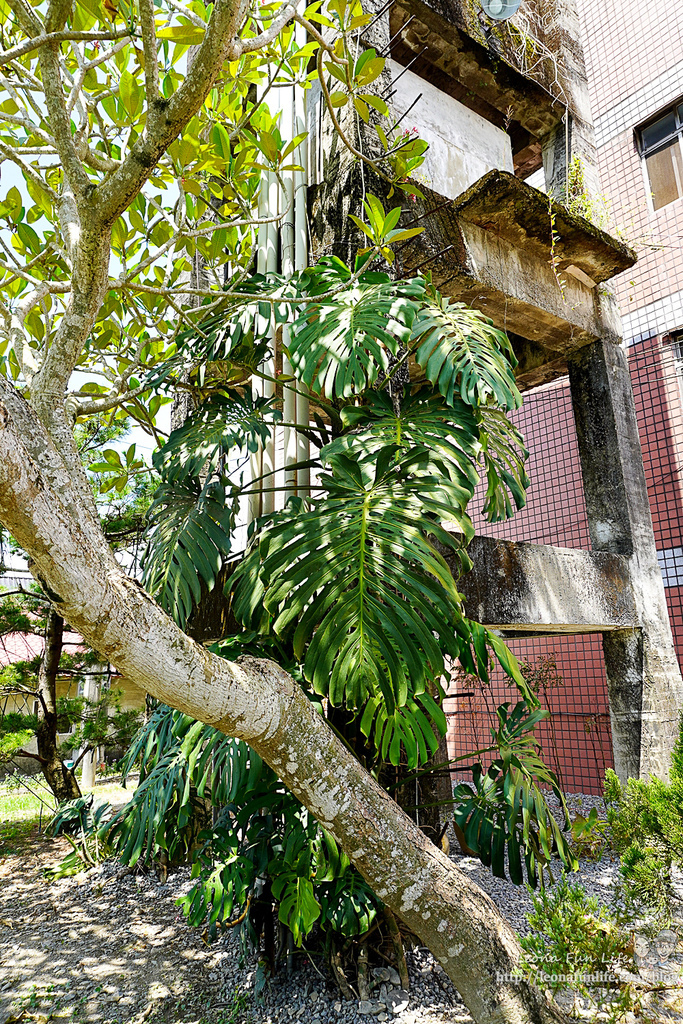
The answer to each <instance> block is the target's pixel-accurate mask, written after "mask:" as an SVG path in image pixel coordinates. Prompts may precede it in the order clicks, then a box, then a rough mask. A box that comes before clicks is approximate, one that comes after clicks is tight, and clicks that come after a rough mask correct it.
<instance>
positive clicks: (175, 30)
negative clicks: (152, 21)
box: [157, 22, 206, 46]
mask: <svg viewBox="0 0 683 1024" xmlns="http://www.w3.org/2000/svg"><path fill="white" fill-rule="evenodd" d="M205 34H206V29H205V28H200V26H199V25H194V24H192V23H190V22H188V23H187V24H185V25H170V26H169V27H168V28H161V29H159V30H158V31H157V39H170V40H171V42H173V43H182V44H183V45H185V46H197V45H198V44H199V43H201V42H203V40H204V35H205Z"/></svg>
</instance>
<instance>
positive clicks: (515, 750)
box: [453, 701, 578, 888]
mask: <svg viewBox="0 0 683 1024" xmlns="http://www.w3.org/2000/svg"><path fill="white" fill-rule="evenodd" d="M548 714H549V712H547V711H545V710H543V709H542V708H534V707H532V708H531V709H530V708H529V707H528V705H527V703H526V702H525V701H520V702H519V703H518V704H517V705H516V707H515V708H514V709H513V710H512V711H510V705H509V704H503V705H501V706H500V707H499V708H497V709H496V715H497V716H498V728H497V729H494V728H493V727H492V728H491V734H492V739H493V745H492V747H490V748H487V749H493V750H496V751H497V752H498V754H499V756H498V757H497V758H496V759H495V760H494V761H493V763H492V764H491V765H490V767H489V768H488V770H487V771H486V772H485V771H484V768H483V765H482V764H481V763H476V764H474V765H472V766H471V771H472V778H473V785H469V784H468V783H465V782H462V783H460V785H458V786H456V788H455V791H454V794H453V799H454V820H455V823H456V825H457V826H458V827H459V828H460V829H461V830H462V833H463V835H464V839H465V843H466V844H467V847H468V848H469V849H470V850H471V851H472V852H473V853H474V854H475V855H476V856H478V857H479V858H480V860H481V861H482V863H483V864H485V865H486V866H487V867H490V868H491V869H492V871H493V874H494V875H497V876H498V877H499V878H505V853H506V851H507V867H508V872H509V875H510V879H511V880H512V881H513V882H515V883H516V884H517V885H519V884H521V883H522V882H523V881H524V870H523V867H522V862H523V861H524V865H525V867H526V876H527V879H528V881H529V883H530V885H532V886H533V887H534V888H536V886H537V884H538V882H539V881H540V882H541V885H543V882H544V873H545V872H546V871H548V870H549V865H550V861H551V859H552V857H553V854H557V855H558V856H559V858H560V860H561V861H562V863H563V864H564V865H566V867H568V868H569V869H570V870H575V869H576V867H577V866H578V864H577V861H576V858H575V857H574V855H573V853H572V851H571V849H570V846H569V843H568V841H567V837H566V835H565V831H566V830H568V828H569V816H568V813H567V806H566V803H565V800H564V796H563V794H562V792H561V790H560V787H559V783H558V780H557V778H556V776H555V775H554V773H553V772H552V771H550V769H549V768H547V767H546V765H545V764H543V762H542V761H541V758H540V756H539V753H538V743H537V741H536V738H535V736H534V730H535V728H536V726H537V725H538V723H539V722H541V721H543V720H544V719H546V718H547V717H548ZM477 753H478V754H479V755H481V754H482V753H485V751H483V750H480V751H477ZM540 786H546V787H549V788H550V789H551V790H552V791H553V793H554V794H555V796H556V797H557V799H558V800H559V801H560V805H561V807H562V811H563V813H564V819H565V821H564V829H563V827H562V826H561V825H560V823H559V822H558V821H557V820H556V819H555V817H554V815H553V814H552V812H551V810H550V808H549V807H548V804H547V802H546V800H545V797H544V795H543V792H542V790H541V789H540Z"/></svg>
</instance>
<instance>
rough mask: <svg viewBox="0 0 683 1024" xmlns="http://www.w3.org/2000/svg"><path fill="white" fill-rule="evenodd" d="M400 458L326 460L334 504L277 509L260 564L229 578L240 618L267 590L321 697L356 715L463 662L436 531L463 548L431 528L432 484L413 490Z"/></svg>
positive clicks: (263, 539) (279, 627)
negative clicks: (448, 659) (454, 661)
mask: <svg viewBox="0 0 683 1024" xmlns="http://www.w3.org/2000/svg"><path fill="white" fill-rule="evenodd" d="M394 456H395V448H394V447H393V446H392V447H389V448H382V449H380V450H379V451H378V452H377V453H376V454H375V455H373V456H372V457H371V458H368V459H367V460H364V461H362V462H361V461H358V459H357V457H355V458H353V457H349V456H347V455H344V454H338V455H335V456H331V457H329V458H328V459H327V461H328V463H329V466H330V468H331V470H332V474H333V475H332V476H323V477H322V478H321V484H322V485H323V487H325V489H326V490H327V494H328V496H327V497H326V498H325V499H322V500H320V501H318V502H317V503H316V506H315V509H314V510H312V511H310V512H305V511H290V510H286V511H285V512H283V513H278V514H277V515H276V516H275V517H274V518H273V521H272V524H271V525H269V526H267V527H266V528H265V529H264V530H263V532H262V533H261V535H260V540H259V544H258V558H257V557H256V555H255V553H252V555H250V557H249V558H248V559H247V560H246V561H245V562H244V563H243V564H242V565H241V566H240V567H238V569H237V570H236V572H235V574H234V575H233V586H234V588H235V598H234V605H233V607H234V609H235V610H237V609H238V608H241V609H244V608H248V607H249V606H250V602H251V601H252V595H253V594H254V593H255V592H256V590H257V588H258V587H259V585H260V584H262V585H264V586H265V599H264V603H265V607H266V609H267V610H268V611H269V612H270V614H271V615H272V616H273V623H272V629H273V630H274V632H275V633H276V634H277V635H279V636H282V637H285V636H287V637H291V639H292V642H293V645H294V651H295V656H296V657H297V658H302V659H303V661H304V673H305V675H306V676H307V678H308V679H309V680H310V681H311V682H312V684H313V686H314V688H315V690H316V692H317V693H319V694H321V695H327V696H329V699H330V701H331V702H332V703H341V702H342V701H343V702H345V703H346V704H347V705H348V706H349V707H353V708H360V707H362V706H363V705H364V704H365V702H366V700H367V699H368V697H381V698H382V699H383V701H384V702H385V704H386V707H387V710H388V712H389V714H393V713H394V710H395V709H396V708H397V707H398V708H401V707H403V706H405V705H406V703H407V701H408V700H409V697H410V695H411V694H412V693H416V692H421V691H422V690H424V684H425V680H426V679H427V678H429V679H436V678H438V677H439V676H441V675H442V674H443V672H444V654H445V653H448V654H449V655H450V656H456V657H457V656H458V652H459V650H460V640H459V639H458V637H457V633H456V630H455V623H456V621H459V620H460V614H461V613H460V596H459V594H458V592H457V589H456V587H455V583H454V581H453V577H452V575H451V571H450V569H449V567H448V565H447V564H446V562H445V560H444V559H443V557H442V556H441V555H440V554H439V553H438V552H437V551H436V549H435V548H434V546H433V543H432V542H431V540H430V535H433V534H435V533H436V534H438V536H439V537H440V539H442V540H443V541H444V542H445V543H450V544H451V545H455V544H457V543H458V542H457V540H455V539H454V538H449V536H448V535H447V534H445V533H444V532H443V531H440V528H439V527H438V524H437V523H436V522H435V518H434V511H433V509H434V508H436V507H439V506H438V502H436V501H433V500H432V498H431V497H430V495H429V487H428V484H429V478H428V477H424V478H423V477H421V478H420V481H421V489H422V492H423V493H421V494H416V493H415V491H416V488H415V486H414V483H413V482H412V481H411V480H410V479H409V476H408V474H409V472H410V470H411V468H412V463H411V461H410V459H408V460H407V462H405V463H404V462H401V461H399V462H396V461H394ZM425 481H426V484H425ZM254 611H255V614H256V615H257V616H258V615H260V611H259V608H258V604H256V607H255V608H254ZM247 624H248V623H247ZM366 725H367V723H366Z"/></svg>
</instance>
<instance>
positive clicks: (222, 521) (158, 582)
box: [142, 477, 237, 627]
mask: <svg viewBox="0 0 683 1024" xmlns="http://www.w3.org/2000/svg"><path fill="white" fill-rule="evenodd" d="M236 512H237V506H236V505H235V504H234V503H233V502H228V501H226V492H225V486H224V484H223V482H222V481H221V480H212V481H211V482H209V483H207V484H206V485H204V486H202V484H201V481H200V480H198V479H197V478H196V477H191V478H189V479H187V480H184V481H183V482H180V481H176V482H175V483H173V484H170V483H162V484H161V485H160V487H159V488H158V489H157V491H156V494H155V497H154V501H153V502H152V504H151V506H150V508H149V511H148V513H147V518H148V522H149V534H148V539H147V547H146V549H145V554H144V555H143V558H142V570H143V583H144V585H145V587H146V588H147V590H149V592H150V594H153V595H154V597H156V599H157V600H158V602H159V604H160V605H161V606H162V608H164V609H165V610H166V611H167V612H168V613H169V615H172V616H173V618H174V619H175V620H176V622H177V623H178V625H179V626H181V627H182V626H184V625H185V623H186V622H187V620H188V618H189V617H190V615H191V613H192V609H193V607H194V605H195V604H198V603H199V600H200V599H201V596H202V588H201V583H202V582H203V583H204V584H205V586H206V587H207V588H208V589H209V590H210V589H211V588H212V587H213V585H214V584H215V582H216V577H217V576H218V573H219V571H220V569H221V566H222V565H223V562H224V560H225V558H226V557H227V555H228V554H229V552H230V548H231V532H232V530H233V528H234V521H235V515H236Z"/></svg>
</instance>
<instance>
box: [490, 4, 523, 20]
mask: <svg viewBox="0 0 683 1024" xmlns="http://www.w3.org/2000/svg"><path fill="white" fill-rule="evenodd" d="M521 2H522V0H480V3H481V6H482V8H483V10H484V13H485V14H488V16H489V18H494V19H495V20H496V21H505V19H506V18H511V17H512V15H513V14H516V13H517V11H518V10H519V7H520V4H521Z"/></svg>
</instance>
